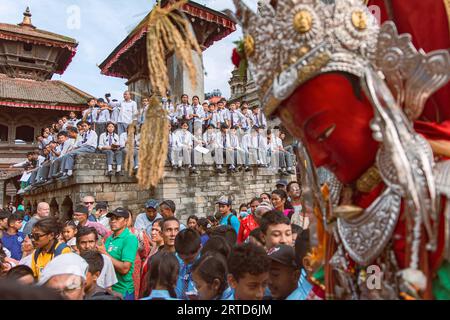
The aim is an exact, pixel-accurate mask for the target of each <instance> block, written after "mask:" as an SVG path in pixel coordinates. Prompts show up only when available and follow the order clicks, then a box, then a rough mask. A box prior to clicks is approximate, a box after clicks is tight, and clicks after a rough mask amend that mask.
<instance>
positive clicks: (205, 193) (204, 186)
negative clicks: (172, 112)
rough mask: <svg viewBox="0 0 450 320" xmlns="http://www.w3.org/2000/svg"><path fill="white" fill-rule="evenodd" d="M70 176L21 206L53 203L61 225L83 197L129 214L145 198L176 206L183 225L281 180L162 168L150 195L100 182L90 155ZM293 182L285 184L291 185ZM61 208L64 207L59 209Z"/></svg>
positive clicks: (263, 172) (259, 172)
mask: <svg viewBox="0 0 450 320" xmlns="http://www.w3.org/2000/svg"><path fill="white" fill-rule="evenodd" d="M74 169H75V170H74V176H73V177H72V178H71V179H68V180H63V181H57V182H56V183H54V184H50V185H45V186H43V187H40V188H38V189H35V190H32V191H31V192H29V193H28V194H26V195H25V199H26V204H27V205H30V206H32V207H33V208H35V207H36V205H37V203H39V202H41V201H46V202H48V203H53V205H52V213H53V214H58V215H59V216H60V217H61V218H62V219H67V218H68V216H69V214H70V204H71V203H72V204H73V205H76V204H78V203H79V202H81V199H82V198H83V197H84V196H86V195H93V196H95V198H96V200H97V201H107V202H108V203H109V204H110V207H111V208H116V207H119V206H122V207H126V208H129V209H131V210H132V211H133V213H134V214H137V213H139V212H142V211H143V209H144V203H145V202H146V201H147V200H148V199H149V198H154V199H157V200H159V201H162V200H163V199H164V200H168V199H170V200H173V201H174V202H175V204H176V206H177V212H176V215H177V217H178V218H179V219H181V220H182V221H183V222H186V220H187V218H188V216H189V215H191V214H196V215H198V216H206V215H210V214H214V212H215V211H216V206H215V202H216V200H217V199H218V198H219V197H220V196H222V195H227V196H229V197H231V198H232V199H233V202H234V204H235V206H236V210H237V209H238V208H237V207H238V206H239V205H240V204H241V203H246V202H248V201H250V200H251V199H252V198H254V197H255V196H259V195H260V194H261V193H263V192H270V191H272V190H273V189H274V187H275V183H276V181H277V180H279V179H280V178H281V177H280V176H279V175H277V174H274V173H273V171H271V170H270V169H266V168H253V170H252V171H251V172H246V173H244V172H242V173H237V174H234V175H229V174H224V175H218V174H217V173H216V172H215V170H214V168H213V167H200V168H199V169H200V170H199V172H200V174H199V175H197V176H190V175H189V172H187V171H185V170H180V171H174V170H173V169H172V168H169V167H168V168H166V171H165V174H164V177H163V179H162V181H161V182H160V183H159V184H158V186H157V187H156V188H154V189H153V190H148V189H142V188H140V187H139V186H138V185H137V181H136V179H135V178H134V177H127V176H125V177H107V176H105V170H106V160H105V156H104V155H100V154H90V155H85V156H81V157H78V158H77V159H76V163H75V168H74ZM294 179H295V176H293V177H287V179H286V180H288V181H290V180H294ZM63 204H64V205H63Z"/></svg>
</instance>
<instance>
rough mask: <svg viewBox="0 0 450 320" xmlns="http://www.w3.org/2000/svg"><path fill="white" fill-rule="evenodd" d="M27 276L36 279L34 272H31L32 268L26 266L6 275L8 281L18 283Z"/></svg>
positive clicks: (20, 266)
mask: <svg viewBox="0 0 450 320" xmlns="http://www.w3.org/2000/svg"><path fill="white" fill-rule="evenodd" d="M25 276H32V277H33V278H34V279H35V277H34V273H33V270H31V268H30V267H28V266H25V265H19V266H16V267H14V268H12V269H11V270H9V271H8V273H7V274H6V279H11V280H16V281H17V280H19V279H20V278H22V277H25Z"/></svg>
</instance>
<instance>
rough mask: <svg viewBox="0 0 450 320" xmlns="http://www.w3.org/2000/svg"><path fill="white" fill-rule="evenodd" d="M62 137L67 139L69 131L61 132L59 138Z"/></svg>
mask: <svg viewBox="0 0 450 320" xmlns="http://www.w3.org/2000/svg"><path fill="white" fill-rule="evenodd" d="M61 136H64V137H66V138H67V131H60V132H58V134H57V137H58V138H59V137H61Z"/></svg>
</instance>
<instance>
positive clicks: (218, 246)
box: [201, 236, 231, 258]
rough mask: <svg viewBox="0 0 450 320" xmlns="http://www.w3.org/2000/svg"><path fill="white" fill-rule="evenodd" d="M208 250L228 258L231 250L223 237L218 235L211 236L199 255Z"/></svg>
mask: <svg viewBox="0 0 450 320" xmlns="http://www.w3.org/2000/svg"><path fill="white" fill-rule="evenodd" d="M209 252H217V253H220V254H221V255H223V256H224V257H226V258H228V256H229V255H230V252H231V246H230V244H229V243H228V242H227V241H226V240H225V238H223V237H220V236H211V238H209V240H208V241H207V242H206V243H205V245H204V246H203V248H202V251H201V255H202V256H203V255H205V254H207V253H209Z"/></svg>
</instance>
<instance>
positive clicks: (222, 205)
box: [216, 196, 241, 234]
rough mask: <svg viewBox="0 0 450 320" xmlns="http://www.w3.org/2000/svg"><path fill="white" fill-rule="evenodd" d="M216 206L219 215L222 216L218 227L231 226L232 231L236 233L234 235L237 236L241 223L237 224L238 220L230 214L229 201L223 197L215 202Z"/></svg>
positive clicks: (230, 203)
mask: <svg viewBox="0 0 450 320" xmlns="http://www.w3.org/2000/svg"><path fill="white" fill-rule="evenodd" d="M216 204H218V205H219V213H220V214H221V216H222V218H221V220H220V225H221V226H231V227H233V229H234V231H236V234H238V233H239V228H240V226H241V223H240V222H239V219H238V218H237V217H236V216H235V215H234V214H232V213H231V205H232V202H231V200H230V199H229V198H228V197H225V196H223V197H221V198H220V199H219V200H218V201H217V203H216Z"/></svg>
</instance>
